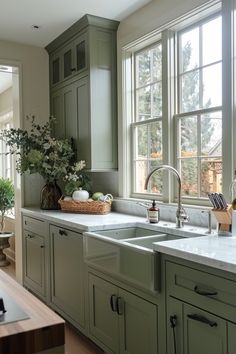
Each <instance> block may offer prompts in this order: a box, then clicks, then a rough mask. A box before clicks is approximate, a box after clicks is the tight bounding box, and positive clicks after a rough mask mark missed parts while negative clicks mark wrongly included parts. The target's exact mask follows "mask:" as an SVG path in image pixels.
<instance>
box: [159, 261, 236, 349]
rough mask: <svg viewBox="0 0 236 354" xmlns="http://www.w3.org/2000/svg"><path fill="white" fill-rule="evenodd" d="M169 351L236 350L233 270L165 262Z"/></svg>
mask: <svg viewBox="0 0 236 354" xmlns="http://www.w3.org/2000/svg"><path fill="white" fill-rule="evenodd" d="M165 274H166V307H167V318H166V331H167V354H198V353H201V354H233V353H235V352H236V324H235V323H234V322H235V321H236V317H235V314H236V296H235V294H236V283H235V279H234V276H233V275H232V274H230V273H226V272H222V271H219V270H215V269H212V268H210V267H206V266H202V265H197V264H195V263H194V264H193V263H191V262H188V261H185V260H184V261H183V260H177V259H173V261H169V260H168V261H166V262H165Z"/></svg>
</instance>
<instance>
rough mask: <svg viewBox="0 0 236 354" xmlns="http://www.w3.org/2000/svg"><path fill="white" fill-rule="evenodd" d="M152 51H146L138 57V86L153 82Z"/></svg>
mask: <svg viewBox="0 0 236 354" xmlns="http://www.w3.org/2000/svg"><path fill="white" fill-rule="evenodd" d="M150 54H151V51H150V50H145V51H143V52H142V53H140V54H138V55H137V56H136V86H137V87H139V86H143V85H146V84H149V83H150V82H151V55H150Z"/></svg>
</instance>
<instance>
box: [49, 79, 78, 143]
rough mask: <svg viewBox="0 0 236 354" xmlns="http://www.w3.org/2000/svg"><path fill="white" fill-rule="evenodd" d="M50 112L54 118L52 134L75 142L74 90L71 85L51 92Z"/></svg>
mask: <svg viewBox="0 0 236 354" xmlns="http://www.w3.org/2000/svg"><path fill="white" fill-rule="evenodd" d="M51 113H52V115H53V116H54V117H55V118H56V122H55V124H54V135H55V137H57V138H58V139H64V138H68V139H73V141H74V142H75V143H76V142H77V120H76V119H75V117H76V108H75V90H74V86H73V85H68V86H65V87H63V88H62V89H61V90H57V91H55V92H53V94H52V96H51Z"/></svg>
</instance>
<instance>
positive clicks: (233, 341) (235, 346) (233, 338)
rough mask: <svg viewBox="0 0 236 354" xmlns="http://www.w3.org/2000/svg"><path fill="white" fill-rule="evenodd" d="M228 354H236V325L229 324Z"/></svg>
mask: <svg viewBox="0 0 236 354" xmlns="http://www.w3.org/2000/svg"><path fill="white" fill-rule="evenodd" d="M228 351H229V352H228V354H235V353H236V324H235V323H231V322H228Z"/></svg>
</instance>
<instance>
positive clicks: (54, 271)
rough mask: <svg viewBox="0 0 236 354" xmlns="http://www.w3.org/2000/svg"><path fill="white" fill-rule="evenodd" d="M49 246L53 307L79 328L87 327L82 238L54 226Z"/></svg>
mask: <svg viewBox="0 0 236 354" xmlns="http://www.w3.org/2000/svg"><path fill="white" fill-rule="evenodd" d="M50 246H51V247H50V248H51V254H50V259H51V302H52V306H53V307H54V308H55V309H56V310H57V311H58V312H59V313H61V314H62V315H64V316H66V317H68V318H69V319H70V320H72V321H73V322H74V323H75V324H76V325H79V326H81V327H84V326H85V306H84V305H85V304H84V267H83V237H82V235H81V234H79V233H76V232H73V231H71V230H67V229H64V228H63V227H58V226H53V225H51V226H50ZM73 322H72V323H73Z"/></svg>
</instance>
